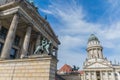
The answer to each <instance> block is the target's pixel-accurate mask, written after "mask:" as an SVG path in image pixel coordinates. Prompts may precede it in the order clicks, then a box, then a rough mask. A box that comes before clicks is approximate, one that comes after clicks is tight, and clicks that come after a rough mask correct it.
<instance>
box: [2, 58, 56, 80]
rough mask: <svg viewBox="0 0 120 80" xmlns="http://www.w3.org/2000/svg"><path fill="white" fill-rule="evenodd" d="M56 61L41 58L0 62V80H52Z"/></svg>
mask: <svg viewBox="0 0 120 80" xmlns="http://www.w3.org/2000/svg"><path fill="white" fill-rule="evenodd" d="M56 64H57V60H56V59H55V58H52V57H51V56H47V57H41V58H32V57H31V58H29V59H16V60H3V61H2V60H1V61H0V80H54V79H55V73H56Z"/></svg>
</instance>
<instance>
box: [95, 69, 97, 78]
mask: <svg viewBox="0 0 120 80" xmlns="http://www.w3.org/2000/svg"><path fill="white" fill-rule="evenodd" d="M95 80H97V74H96V71H95Z"/></svg>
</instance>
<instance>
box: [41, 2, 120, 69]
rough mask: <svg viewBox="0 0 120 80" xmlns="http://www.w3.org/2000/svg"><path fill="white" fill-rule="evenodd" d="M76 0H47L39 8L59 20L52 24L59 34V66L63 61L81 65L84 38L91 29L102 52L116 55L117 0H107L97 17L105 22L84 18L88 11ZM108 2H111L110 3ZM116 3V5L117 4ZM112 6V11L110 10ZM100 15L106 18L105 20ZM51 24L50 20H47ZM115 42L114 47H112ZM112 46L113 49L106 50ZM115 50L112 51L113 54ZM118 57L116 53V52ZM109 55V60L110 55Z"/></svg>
mask: <svg viewBox="0 0 120 80" xmlns="http://www.w3.org/2000/svg"><path fill="white" fill-rule="evenodd" d="M76 1H77V0H67V1H65V0H59V1H58V0H57V1H56V0H55V1H51V4H50V5H49V6H48V9H40V10H41V11H42V12H44V13H47V14H48V15H49V14H50V15H52V16H54V17H55V18H56V19H57V20H58V21H59V22H61V23H60V24H58V25H57V27H59V28H57V27H55V26H54V28H55V29H56V30H57V29H58V30H57V34H59V36H60V37H59V38H60V41H61V43H62V44H61V45H60V49H59V60H60V61H59V66H58V68H59V67H61V66H62V65H63V64H65V63H68V64H70V65H74V64H76V65H79V66H82V64H83V61H85V58H86V52H85V48H83V47H86V46H87V40H88V38H89V35H90V34H91V33H95V34H96V35H97V36H98V37H99V39H100V41H101V44H102V45H103V46H104V48H105V49H106V50H108V51H107V53H105V54H106V55H107V56H108V55H109V57H111V56H110V54H114V56H119V54H118V53H119V49H120V43H119V40H120V36H119V34H120V19H119V17H118V15H119V16H120V14H118V13H120V10H119V8H118V6H119V5H118V4H119V2H120V1H119V0H116V1H115V3H114V2H113V1H114V0H108V4H109V5H108V6H109V7H108V9H107V11H106V12H105V14H104V15H102V17H101V18H100V20H103V22H104V23H105V24H104V23H99V22H97V23H93V22H88V21H87V20H86V19H85V17H87V16H89V15H88V13H87V14H86V12H85V11H84V8H83V6H81V5H80V4H77V2H76ZM110 4H112V6H111V5H110ZM119 7H120V6H119ZM115 10H116V12H114V11H115ZM104 18H107V19H110V20H108V22H107V21H105V19H104ZM51 24H54V23H51ZM116 45H117V46H118V47H116ZM111 49H113V53H110V52H109V50H111ZM115 53H116V54H115ZM119 57H120V56H119ZM110 59H112V60H113V58H112V57H111V58H110Z"/></svg>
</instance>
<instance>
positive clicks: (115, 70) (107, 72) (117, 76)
mask: <svg viewBox="0 0 120 80" xmlns="http://www.w3.org/2000/svg"><path fill="white" fill-rule="evenodd" d="M86 50H87V58H86V61H85V62H84V65H83V71H84V78H83V80H120V66H119V65H113V64H112V63H111V61H108V60H107V59H106V58H105V57H104V55H103V47H102V46H101V44H100V41H99V39H98V38H97V37H96V36H95V35H94V34H91V35H90V37H89V39H88V43H87V49H86Z"/></svg>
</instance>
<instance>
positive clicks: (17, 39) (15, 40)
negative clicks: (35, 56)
mask: <svg viewBox="0 0 120 80" xmlns="http://www.w3.org/2000/svg"><path fill="white" fill-rule="evenodd" d="M19 42H20V37H19V36H17V35H16V36H15V39H14V42H13V45H15V46H18V45H19Z"/></svg>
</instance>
